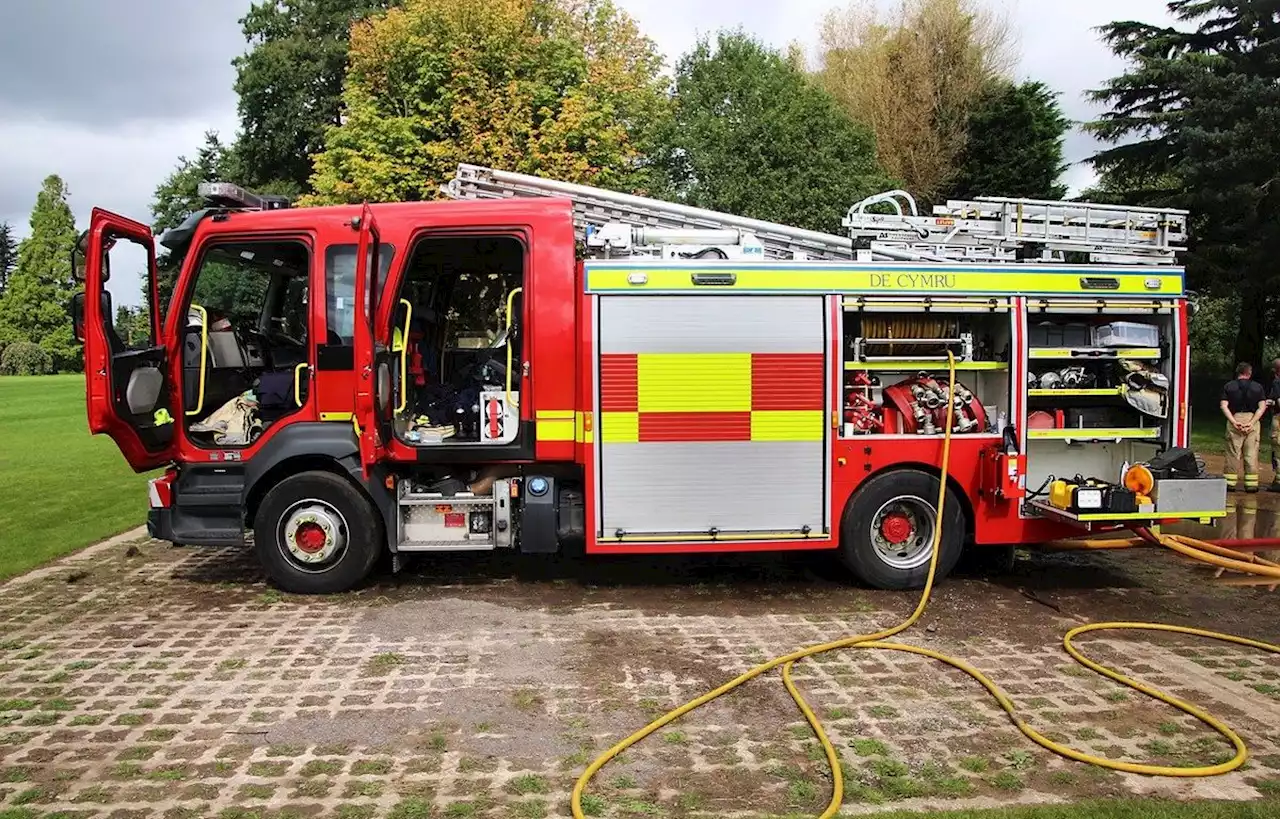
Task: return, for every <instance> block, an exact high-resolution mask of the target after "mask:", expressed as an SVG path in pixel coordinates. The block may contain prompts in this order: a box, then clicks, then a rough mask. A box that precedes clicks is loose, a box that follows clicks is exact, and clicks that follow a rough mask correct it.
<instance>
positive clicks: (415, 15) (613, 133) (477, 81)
mask: <svg viewBox="0 0 1280 819" xmlns="http://www.w3.org/2000/svg"><path fill="white" fill-rule="evenodd" d="M660 67H661V58H660V57H659V55H658V53H657V51H656V49H655V48H654V45H653V43H652V42H651V41H649V40H648V39H647V38H645V37H643V36H641V35H640V33H639V31H638V29H637V28H636V25H635V23H634V22H633V21H632V20H631V18H629V17H627V16H626V15H625V14H623V13H622V12H620V11H618V10H617V9H616V8H614V6H613V5H612V3H610V2H609V0H581V1H580V2H569V0H406V2H405V3H404V4H403V6H401V7H397V8H393V9H391V10H389V11H388V12H386V13H385V14H383V15H380V16H377V17H373V18H370V19H369V20H366V21H364V22H361V23H358V24H357V25H356V26H355V27H354V28H353V30H352V34H351V50H350V68H349V70H348V73H347V82H346V87H345V90H344V91H343V102H344V103H345V105H346V118H345V120H344V121H343V123H342V124H341V125H339V126H336V127H331V128H329V129H328V131H327V134H326V137H325V149H324V152H323V153H321V154H320V155H319V156H318V157H316V172H315V175H314V176H313V177H312V186H313V188H314V190H315V196H314V197H311V198H309V199H308V200H305V201H307V202H311V203H322V202H353V201H360V200H362V199H368V200H375V201H376V200H381V201H388V200H403V201H415V200H424V199H433V198H436V197H437V196H438V195H439V186H440V185H441V184H442V183H443V182H445V181H446V179H447V178H449V177H451V176H452V175H453V170H454V168H455V166H456V165H457V163H459V162H475V163H479V164H486V165H491V166H495V167H499V168H503V169H506V170H513V171H521V172H525V173H535V174H542V175H548V176H552V177H556V178H560V179H565V180H569V181H574V182H584V183H590V184H596V185H601V186H604V187H611V188H616V189H622V190H632V191H643V190H646V189H647V187H648V186H649V185H650V184H651V183H652V179H653V173H652V168H650V167H649V163H648V160H647V157H648V155H649V149H650V148H651V146H652V144H653V142H652V141H653V139H654V136H655V134H656V133H657V129H658V128H659V127H660V126H661V123H662V120H663V118H664V116H665V111H666V96H665V93H664V92H665V83H664V82H663V80H662V79H661V77H660V75H659V70H660Z"/></svg>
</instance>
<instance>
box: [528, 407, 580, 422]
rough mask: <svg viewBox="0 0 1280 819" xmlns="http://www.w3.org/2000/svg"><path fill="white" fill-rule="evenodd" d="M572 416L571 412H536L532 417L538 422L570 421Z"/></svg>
mask: <svg viewBox="0 0 1280 819" xmlns="http://www.w3.org/2000/svg"><path fill="white" fill-rule="evenodd" d="M573 416H574V412H573V410H538V412H537V413H536V414H535V416H534V417H535V418H536V419H537V420H539V421H564V420H566V419H568V420H570V421H572V420H573Z"/></svg>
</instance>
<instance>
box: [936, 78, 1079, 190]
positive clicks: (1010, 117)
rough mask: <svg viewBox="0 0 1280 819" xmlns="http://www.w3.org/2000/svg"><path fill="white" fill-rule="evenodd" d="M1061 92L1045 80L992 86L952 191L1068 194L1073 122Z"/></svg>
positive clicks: (972, 125) (977, 112) (972, 119)
mask: <svg viewBox="0 0 1280 819" xmlns="http://www.w3.org/2000/svg"><path fill="white" fill-rule="evenodd" d="M1057 97H1058V95H1057V94H1056V93H1055V92H1054V91H1053V90H1051V89H1050V88H1049V87H1048V86H1046V85H1044V84H1043V83H1039V82H1026V83H1021V84H1014V83H1011V82H1004V81H997V82H993V83H991V84H990V85H988V87H987V89H986V90H985V91H984V92H983V94H982V96H981V97H980V98H979V99H978V101H977V103H976V104H975V107H974V110H973V112H972V113H971V114H970V115H969V123H968V133H967V136H966V141H965V146H964V149H963V150H962V151H961V152H960V154H959V156H958V157H957V158H956V173H955V176H954V178H953V179H952V180H951V184H950V185H949V186H948V188H947V196H949V197H951V198H955V199H968V198H972V197H974V196H1019V197H1027V198H1031V199H1062V198H1063V197H1065V196H1066V195H1067V187H1066V185H1063V184H1061V182H1060V181H1059V180H1060V179H1061V178H1062V174H1063V172H1064V171H1065V170H1066V168H1067V166H1066V163H1065V162H1064V161H1063V155H1062V144H1063V140H1064V139H1065V138H1066V134H1067V129H1068V128H1070V127H1071V123H1070V121H1069V120H1068V119H1067V118H1066V117H1065V116H1063V114H1062V109H1061V108H1060V107H1059V105H1058V99H1057Z"/></svg>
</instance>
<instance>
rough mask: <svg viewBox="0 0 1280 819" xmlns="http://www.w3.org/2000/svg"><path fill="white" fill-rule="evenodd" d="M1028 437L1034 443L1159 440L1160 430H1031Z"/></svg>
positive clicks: (1152, 428) (1028, 431) (1153, 428)
mask: <svg viewBox="0 0 1280 819" xmlns="http://www.w3.org/2000/svg"><path fill="white" fill-rule="evenodd" d="M1027 437H1028V438H1029V439H1031V440H1033V441H1111V440H1117V439H1121V438H1123V439H1139V440H1140V439H1150V438H1159V437H1160V430H1159V429H1157V428H1155V427H1151V428H1147V429H1136V428H1115V429H1105V428H1099V429H1030V430H1027Z"/></svg>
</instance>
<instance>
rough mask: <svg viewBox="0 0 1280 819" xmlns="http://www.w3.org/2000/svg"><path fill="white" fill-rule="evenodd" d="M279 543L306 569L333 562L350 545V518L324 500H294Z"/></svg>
mask: <svg viewBox="0 0 1280 819" xmlns="http://www.w3.org/2000/svg"><path fill="white" fill-rule="evenodd" d="M280 535H281V537H280V543H281V546H282V547H283V550H284V551H285V553H286V557H288V558H289V559H290V560H291V561H293V563H294V564H295V565H297V566H298V567H299V568H303V569H307V570H315V569H318V568H320V567H322V566H324V565H325V564H328V563H332V562H333V561H334V560H335V559H336V558H337V557H338V556H339V555H341V554H342V552H343V551H344V550H345V549H346V546H347V536H348V532H347V522H346V520H345V519H344V518H343V517H342V513H341V512H339V511H338V510H337V509H334V508H333V507H332V506H330V505H329V504H327V503H325V502H324V501H321V500H314V499H309V500H304V501H299V502H298V503H296V504H294V505H293V507H292V508H290V509H289V511H288V512H286V513H285V515H284V523H283V524H282V525H281V531H280Z"/></svg>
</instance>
